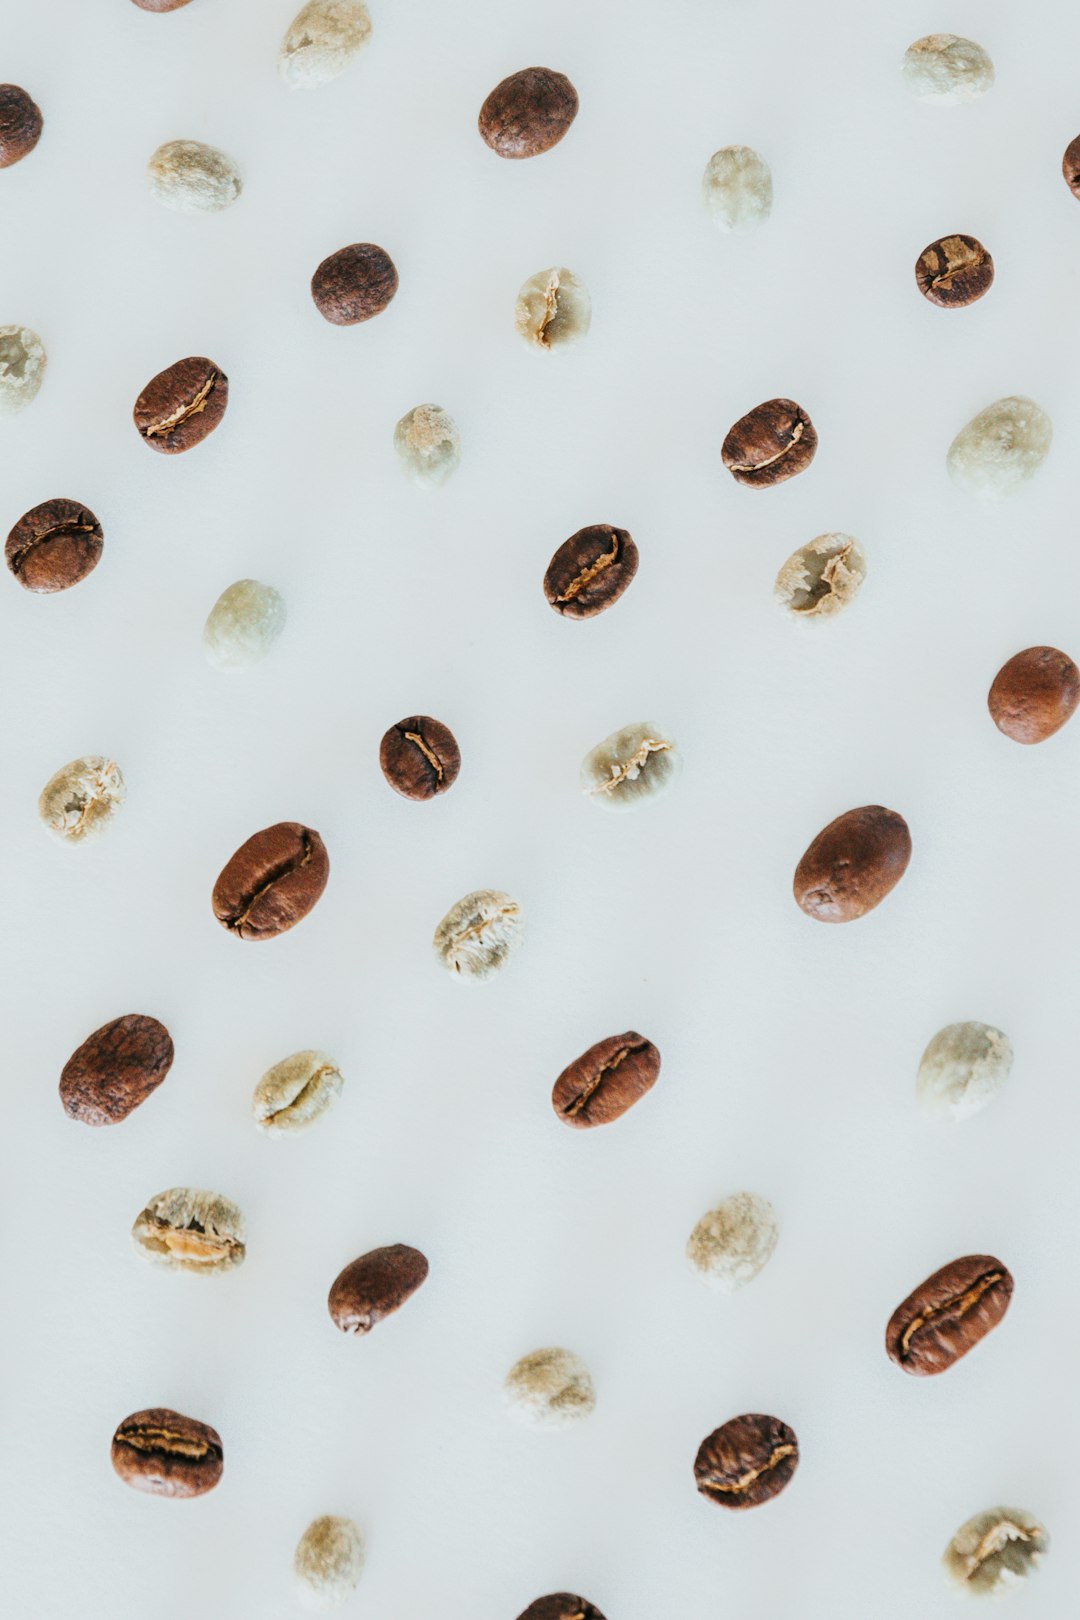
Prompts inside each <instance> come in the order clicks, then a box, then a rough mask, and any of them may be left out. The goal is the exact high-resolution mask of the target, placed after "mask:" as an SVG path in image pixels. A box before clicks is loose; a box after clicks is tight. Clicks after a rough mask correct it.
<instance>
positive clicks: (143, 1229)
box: [131, 1187, 247, 1277]
mask: <svg viewBox="0 0 1080 1620" xmlns="http://www.w3.org/2000/svg"><path fill="white" fill-rule="evenodd" d="M244 1235H245V1234H244V1217H243V1214H242V1213H241V1211H240V1209H239V1208H238V1206H237V1205H236V1204H234V1203H233V1202H232V1200H231V1199H229V1198H223V1197H222V1196H221V1194H220V1193H213V1192H201V1191H199V1189H198V1188H195V1187H170V1188H169V1190H168V1192H163V1193H158V1195H157V1197H156V1198H151V1200H150V1202H149V1203H148V1204H147V1206H146V1208H145V1209H144V1210H142V1211H141V1212H140V1214H138V1215H137V1216H136V1217H135V1224H134V1226H133V1227H132V1228H131V1237H132V1242H133V1243H134V1244H135V1247H136V1249H137V1250H138V1252H139V1253H140V1254H141V1255H142V1256H143V1258H144V1259H145V1260H149V1261H150V1263H151V1264H152V1265H155V1266H164V1267H166V1268H167V1269H168V1270H169V1271H190V1272H194V1273H196V1274H197V1275H199V1276H203V1277H209V1276H218V1275H219V1274H220V1273H222V1272H225V1271H232V1270H234V1268H235V1267H236V1266H238V1265H240V1264H241V1263H242V1262H243V1259H244V1255H245V1253H246V1252H247V1251H246V1248H245V1245H244Z"/></svg>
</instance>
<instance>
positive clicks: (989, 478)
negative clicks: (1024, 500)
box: [946, 394, 1054, 501]
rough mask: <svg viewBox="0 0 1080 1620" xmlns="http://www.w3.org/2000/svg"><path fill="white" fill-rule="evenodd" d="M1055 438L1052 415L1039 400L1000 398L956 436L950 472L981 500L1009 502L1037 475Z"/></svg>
mask: <svg viewBox="0 0 1080 1620" xmlns="http://www.w3.org/2000/svg"><path fill="white" fill-rule="evenodd" d="M1053 437H1054V429H1053V426H1052V424H1051V421H1050V418H1049V417H1048V416H1047V414H1046V412H1045V411H1044V410H1042V409H1040V407H1039V406H1038V405H1036V403H1035V401H1034V400H1033V399H1027V398H1026V397H1025V396H1024V395H1022V394H1014V395H1010V396H1008V397H1007V398H1005V399H998V400H995V401H994V403H993V404H992V405H988V406H987V407H986V409H985V410H983V411H980V412H979V414H978V416H974V417H972V419H971V421H970V422H969V423H968V425H967V427H965V428H961V430H960V432H959V433H958V434H957V435H956V438H955V439H954V440H953V442H952V444H951V445H950V447H949V454H948V457H947V459H946V466H947V467H948V469H949V476H950V477H951V479H952V481H953V483H954V484H956V485H957V486H958V487H959V488H960V489H962V490H964V491H965V492H966V493H967V494H968V495H974V496H975V497H976V499H978V500H981V501H1000V500H1004V499H1005V498H1006V496H1009V495H1015V494H1016V492H1017V490H1018V489H1022V488H1023V486H1024V485H1025V484H1027V483H1029V482H1030V481H1031V479H1032V478H1034V476H1035V474H1036V473H1037V472H1038V470H1039V468H1040V467H1041V466H1042V464H1043V462H1044V461H1045V460H1046V458H1047V456H1048V455H1049V453H1050V442H1051V440H1052V439H1053Z"/></svg>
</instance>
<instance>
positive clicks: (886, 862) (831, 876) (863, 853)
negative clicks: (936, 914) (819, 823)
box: [793, 804, 911, 923]
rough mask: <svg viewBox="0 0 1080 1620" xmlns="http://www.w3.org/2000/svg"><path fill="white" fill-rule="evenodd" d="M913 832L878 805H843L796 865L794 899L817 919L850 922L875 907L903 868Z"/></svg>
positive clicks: (890, 811)
mask: <svg viewBox="0 0 1080 1620" xmlns="http://www.w3.org/2000/svg"><path fill="white" fill-rule="evenodd" d="M910 859H911V834H910V832H909V831H908V825H907V822H906V821H905V820H904V818H903V816H900V815H897V813H896V811H895V810H886V809H884V808H883V806H882V805H880V804H867V805H863V807H862V808H861V809H859V810H847V811H845V813H844V814H843V815H842V816H837V818H836V820H835V821H830V822H829V825H828V826H827V827H825V828H823V829H822V831H821V832H819V833H818V835H817V837H816V838H815V839H814V841H813V843H812V844H811V845H810V847H809V849H808V850H807V851H806V854H805V855H804V856H803V858H802V860H801V861H800V862H799V864H798V866H797V867H796V869H795V882H794V885H793V887H794V892H795V899H796V901H797V902H798V904H799V905H800V906H801V907H802V909H803V910H804V911H805V912H806V914H807V916H808V917H816V918H817V920H818V921H819V922H827V923H843V922H852V921H853V920H854V919H855V918H856V917H865V915H866V913H867V912H868V911H873V909H874V907H875V906H879V905H880V904H881V902H882V901H883V900H884V898H885V896H886V895H887V894H888V893H889V892H890V890H892V889H894V888H895V887H896V885H897V884H898V883H899V881H900V879H901V878H902V877H903V875H904V873H905V872H906V871H907V865H908V862H909V861H910Z"/></svg>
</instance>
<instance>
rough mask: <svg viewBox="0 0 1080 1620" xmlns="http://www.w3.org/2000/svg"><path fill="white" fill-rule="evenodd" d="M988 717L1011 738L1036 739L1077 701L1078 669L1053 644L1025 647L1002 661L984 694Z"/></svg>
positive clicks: (1048, 733)
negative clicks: (986, 692) (988, 692)
mask: <svg viewBox="0 0 1080 1620" xmlns="http://www.w3.org/2000/svg"><path fill="white" fill-rule="evenodd" d="M986 701H987V707H988V708H989V710H990V718H991V719H992V720H993V722H994V724H995V726H997V728H998V730H999V731H1003V732H1004V733H1005V735H1006V737H1011V738H1012V740H1013V742H1018V743H1040V742H1045V741H1046V739H1047V737H1052V736H1053V735H1054V732H1055V731H1060V730H1061V728H1062V726H1063V725H1064V724H1065V722H1066V720H1069V719H1071V718H1072V716H1073V714H1075V712H1076V706H1077V704H1078V703H1080V669H1077V667H1076V665H1075V664H1074V663H1073V661H1072V659H1071V658H1070V657H1069V656H1068V654H1067V653H1063V652H1058V650H1057V648H1056V647H1028V648H1026V649H1025V650H1024V651H1023V652H1018V653H1016V654H1015V656H1014V657H1012V658H1010V659H1009V661H1008V663H1007V664H1003V665H1002V666H1001V668H1000V669H999V670H998V672H997V674H996V675H995V676H994V681H993V685H992V686H991V688H990V694H989V696H988V698H987V700H986Z"/></svg>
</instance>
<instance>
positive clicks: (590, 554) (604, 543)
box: [544, 523, 638, 619]
mask: <svg viewBox="0 0 1080 1620" xmlns="http://www.w3.org/2000/svg"><path fill="white" fill-rule="evenodd" d="M637 565H638V549H637V546H635V544H634V542H633V540H632V539H631V538H630V535H629V534H628V533H627V532H626V530H625V529H614V528H612V526H611V524H610V523H590V524H589V526H588V527H587V528H585V529H579V530H578V531H577V533H576V534H572V535H571V536H570V538H569V540H564V541H563V543H562V545H561V546H560V547H559V549H558V551H557V552H556V553H555V555H554V557H552V559H551V561H550V562H549V563H548V569H547V573H546V574H545V575H544V595H545V596H546V597H547V599H548V601H549V602H550V603H551V605H552V607H553V608H554V609H555V611H556V613H561V614H562V616H563V618H564V619H595V617H596V615H597V614H598V613H603V611H604V609H605V608H609V607H611V606H612V604H613V603H615V602H617V601H618V600H619V597H620V596H621V595H622V593H623V591H625V589H626V587H627V586H628V585H629V583H630V581H631V580H632V579H633V577H634V575H635V574H636V573H637Z"/></svg>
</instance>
